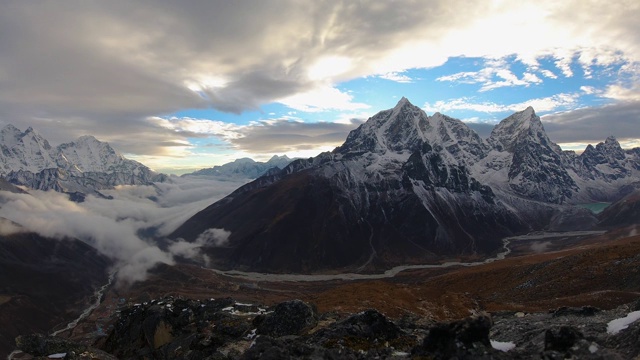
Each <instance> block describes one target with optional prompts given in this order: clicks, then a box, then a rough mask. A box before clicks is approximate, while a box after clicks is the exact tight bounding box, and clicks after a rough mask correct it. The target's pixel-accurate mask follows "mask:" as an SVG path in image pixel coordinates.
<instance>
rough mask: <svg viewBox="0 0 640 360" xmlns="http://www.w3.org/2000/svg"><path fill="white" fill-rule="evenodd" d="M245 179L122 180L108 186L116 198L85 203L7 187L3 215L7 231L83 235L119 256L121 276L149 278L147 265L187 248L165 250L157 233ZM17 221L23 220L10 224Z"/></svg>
mask: <svg viewBox="0 0 640 360" xmlns="http://www.w3.org/2000/svg"><path fill="white" fill-rule="evenodd" d="M243 183H244V181H240V182H233V181H225V182H223V181H215V180H213V179H202V178H193V177H187V178H173V183H162V184H157V185H158V187H154V186H122V187H119V188H117V189H115V190H105V193H107V194H108V195H111V196H113V197H114V199H113V200H107V199H103V198H96V197H93V196H88V197H87V198H86V200H85V202H84V203H80V204H78V203H74V202H71V201H69V199H68V197H67V196H66V195H64V194H60V193H56V192H43V191H37V190H33V191H31V192H30V194H14V193H10V192H6V191H2V192H0V203H1V207H0V217H2V218H4V219H7V220H2V221H0V229H1V230H2V231H4V232H8V231H26V230H25V229H28V230H30V231H35V232H37V233H39V234H40V235H42V236H47V237H52V238H58V239H62V238H65V237H73V238H77V239H80V240H82V241H84V242H86V243H88V244H89V245H91V246H93V247H94V248H95V249H96V250H98V251H99V252H100V253H102V254H104V255H106V256H107V257H109V258H111V259H113V260H114V261H115V263H116V265H115V268H116V270H117V276H118V279H119V280H121V281H124V282H134V281H139V280H142V279H144V278H145V277H146V274H147V271H148V270H149V269H150V268H151V267H153V266H154V265H156V264H158V263H165V264H173V263H174V259H173V257H174V255H180V254H182V252H184V251H185V250H184V248H182V249H181V248H171V247H170V248H169V249H168V250H163V249H161V248H160V247H159V246H158V245H157V243H156V240H155V239H158V238H162V237H164V236H167V235H168V234H170V233H171V232H172V231H173V230H175V229H176V228H177V227H178V226H180V225H181V224H182V223H184V221H186V220H187V219H188V218H190V217H191V216H193V215H194V214H195V213H197V212H198V211H200V210H202V209H203V208H205V207H206V206H208V205H210V204H211V203H213V202H215V201H216V200H218V199H220V198H222V197H223V196H225V195H227V194H228V193H230V192H231V191H233V190H235V189H236V188H237V187H239V186H240V185H242V184H243ZM152 199H154V200H155V201H153V200H152ZM11 222H14V223H16V224H19V225H20V226H16V225H12V226H11V227H9V225H11ZM211 235H212V236H213V238H212V241H213V243H214V244H215V243H216V241H218V243H220V242H223V241H225V237H224V236H225V233H224V232H220V231H218V232H212V234H211ZM203 243H204V242H203ZM185 246H186V245H185ZM200 246H201V245H200Z"/></svg>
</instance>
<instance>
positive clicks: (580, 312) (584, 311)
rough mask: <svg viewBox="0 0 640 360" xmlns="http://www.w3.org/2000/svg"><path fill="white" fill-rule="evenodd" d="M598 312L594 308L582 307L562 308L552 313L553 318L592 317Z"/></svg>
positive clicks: (598, 310)
mask: <svg viewBox="0 0 640 360" xmlns="http://www.w3.org/2000/svg"><path fill="white" fill-rule="evenodd" d="M599 312H600V309H598V308H597V307H595V306H583V307H579V308H575V307H566V306H563V307H561V308H558V309H556V310H554V311H553V317H559V316H569V315H573V316H593V315H595V314H597V313H599Z"/></svg>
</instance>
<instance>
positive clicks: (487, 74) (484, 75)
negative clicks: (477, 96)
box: [436, 59, 542, 92]
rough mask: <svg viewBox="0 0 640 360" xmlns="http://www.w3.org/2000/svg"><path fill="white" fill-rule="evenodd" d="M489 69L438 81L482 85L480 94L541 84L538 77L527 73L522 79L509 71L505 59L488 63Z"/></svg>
mask: <svg viewBox="0 0 640 360" xmlns="http://www.w3.org/2000/svg"><path fill="white" fill-rule="evenodd" d="M487 65H488V66H487V67H485V68H484V69H482V70H479V71H466V72H459V73H455V74H451V75H446V76H441V77H439V78H437V79H436V80H437V81H450V82H458V83H462V84H482V87H481V88H480V90H479V91H480V92H484V91H490V90H494V89H498V88H501V87H513V86H525V87H528V86H529V85H531V84H540V83H542V79H540V78H539V77H538V76H537V75H535V74H533V73H530V72H525V73H523V74H522V78H518V77H517V76H516V75H515V74H514V73H513V72H511V70H510V69H509V66H508V64H507V63H506V62H505V61H504V60H503V59H491V60H488V61H487Z"/></svg>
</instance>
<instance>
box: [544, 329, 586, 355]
mask: <svg viewBox="0 0 640 360" xmlns="http://www.w3.org/2000/svg"><path fill="white" fill-rule="evenodd" d="M583 338H584V335H582V333H581V332H580V331H578V330H577V329H575V328H573V327H571V326H561V327H560V328H557V329H548V330H547V331H546V332H545V333H544V349H545V350H552V351H561V352H564V351H567V350H569V349H570V348H572V347H573V345H575V343H576V342H577V341H578V340H580V339H583Z"/></svg>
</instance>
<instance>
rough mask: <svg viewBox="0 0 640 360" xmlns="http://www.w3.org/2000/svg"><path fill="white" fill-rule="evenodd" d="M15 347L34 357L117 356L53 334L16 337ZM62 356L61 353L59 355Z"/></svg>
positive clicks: (104, 358)
mask: <svg viewBox="0 0 640 360" xmlns="http://www.w3.org/2000/svg"><path fill="white" fill-rule="evenodd" d="M16 346H17V348H18V349H19V350H20V351H22V352H24V353H27V354H29V355H32V356H35V357H44V358H47V357H48V356H49V355H53V354H64V359H69V360H75V359H96V360H116V359H117V358H116V357H114V356H112V355H111V354H108V353H106V352H104V351H102V350H99V349H95V348H92V347H90V346H86V345H81V344H78V343H75V342H73V341H69V340H66V339H62V338H59V337H55V336H47V335H42V334H31V335H23V336H18V337H17V338H16ZM60 356H62V355H60Z"/></svg>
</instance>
